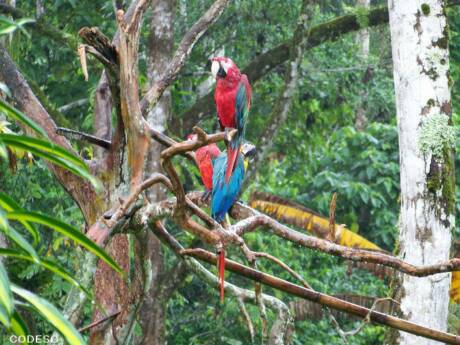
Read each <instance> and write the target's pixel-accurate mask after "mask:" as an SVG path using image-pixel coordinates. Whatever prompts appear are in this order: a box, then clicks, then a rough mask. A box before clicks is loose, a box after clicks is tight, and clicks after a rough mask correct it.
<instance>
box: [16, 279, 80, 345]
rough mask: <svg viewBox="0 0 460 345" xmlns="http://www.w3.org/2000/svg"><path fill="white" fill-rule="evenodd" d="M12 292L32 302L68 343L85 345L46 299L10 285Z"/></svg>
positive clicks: (76, 332)
mask: <svg viewBox="0 0 460 345" xmlns="http://www.w3.org/2000/svg"><path fill="white" fill-rule="evenodd" d="M11 288H12V290H13V292H14V293H15V294H16V295H18V296H20V297H22V298H23V299H25V300H26V301H27V302H29V303H30V304H32V305H33V306H34V307H35V308H36V309H37V310H38V312H39V313H40V314H42V315H43V316H44V318H45V319H46V320H47V321H48V322H49V323H51V324H52V325H53V326H54V327H56V329H57V330H58V331H59V332H60V333H61V334H62V335H63V336H64V338H65V339H66V341H67V342H68V343H69V344H70V345H85V344H86V343H85V341H84V340H83V338H82V336H81V335H80V333H78V331H77V330H76V329H75V327H74V326H73V325H72V324H71V323H70V322H69V321H68V320H67V319H66V318H65V317H64V316H63V315H62V314H61V313H60V312H59V310H57V309H56V307H55V306H53V305H52V304H51V303H49V302H48V301H47V300H45V299H43V298H41V297H39V296H37V295H35V294H33V293H32V292H30V291H27V290H25V289H22V288H20V287H19V286H17V285H14V284H13V285H12V287H11Z"/></svg>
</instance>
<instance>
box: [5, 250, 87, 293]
mask: <svg viewBox="0 0 460 345" xmlns="http://www.w3.org/2000/svg"><path fill="white" fill-rule="evenodd" d="M0 256H8V257H13V258H16V259H20V260H26V261H30V262H36V261H35V260H34V258H33V257H32V256H30V255H27V254H24V253H21V252H19V251H17V250H14V249H5V248H0ZM36 263H37V264H38V265H40V266H42V267H43V268H45V269H47V270H48V271H50V272H53V273H54V274H56V275H58V276H60V277H61V278H62V279H64V280H65V281H67V282H69V283H70V284H72V285H73V286H75V287H77V288H79V289H80V290H82V291H83V292H84V293H85V294H86V295H87V296H88V298H90V299H92V297H91V294H90V292H89V291H88V290H87V289H86V288H85V287H84V286H82V285H81V284H80V283H79V282H78V281H77V280H75V279H74V278H73V277H72V276H71V274H70V273H68V272H67V271H66V270H65V269H63V268H62V267H61V266H59V265H58V264H56V263H54V262H51V261H48V260H45V259H39V261H38V262H36Z"/></svg>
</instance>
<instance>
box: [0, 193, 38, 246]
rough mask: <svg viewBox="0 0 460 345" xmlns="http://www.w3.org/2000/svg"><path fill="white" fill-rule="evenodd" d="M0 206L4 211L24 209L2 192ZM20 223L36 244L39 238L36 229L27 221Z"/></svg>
mask: <svg viewBox="0 0 460 345" xmlns="http://www.w3.org/2000/svg"><path fill="white" fill-rule="evenodd" d="M0 208H3V209H4V210H5V211H6V212H12V211H24V210H23V208H22V207H21V206H19V204H18V203H17V202H16V201H14V200H13V199H12V198H10V197H9V196H8V195H7V194H5V193H2V192H0ZM21 224H22V225H23V226H24V227H25V228H26V229H27V231H29V232H30V234H31V235H32V237H33V239H34V245H37V243H38V242H39V240H40V234H39V233H38V231H37V229H35V227H34V226H33V224H30V223H29V222H21ZM0 228H1V224H0Z"/></svg>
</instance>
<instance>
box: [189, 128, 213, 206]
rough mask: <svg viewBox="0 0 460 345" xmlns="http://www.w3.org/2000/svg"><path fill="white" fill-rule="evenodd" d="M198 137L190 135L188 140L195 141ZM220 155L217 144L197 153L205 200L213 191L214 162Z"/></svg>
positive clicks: (203, 148) (198, 150)
mask: <svg viewBox="0 0 460 345" xmlns="http://www.w3.org/2000/svg"><path fill="white" fill-rule="evenodd" d="M196 137H197V135H196V134H190V135H189V136H188V137H187V139H188V140H195V139H196ZM219 155H220V149H219V147H217V145H216V144H209V145H206V146H202V147H200V148H199V149H197V150H196V151H195V158H196V163H197V165H198V169H199V170H200V174H201V180H202V181H203V184H204V188H205V190H206V191H205V193H204V195H203V200H206V199H207V198H208V197H209V195H210V194H211V191H212V175H213V168H212V165H213V163H212V161H213V160H214V159H215V158H217V156H219Z"/></svg>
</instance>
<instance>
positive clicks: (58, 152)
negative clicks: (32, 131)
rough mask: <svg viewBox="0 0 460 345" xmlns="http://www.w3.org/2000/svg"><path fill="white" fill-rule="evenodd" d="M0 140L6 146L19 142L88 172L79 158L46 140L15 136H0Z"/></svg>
mask: <svg viewBox="0 0 460 345" xmlns="http://www.w3.org/2000/svg"><path fill="white" fill-rule="evenodd" d="M1 139H2V140H3V142H4V143H5V144H7V145H10V143H15V142H19V143H21V144H23V145H27V146H29V147H33V148H35V149H37V150H40V151H44V152H47V153H51V154H53V155H54V156H56V157H60V158H63V159H64V160H66V161H68V162H72V163H73V164H74V165H76V166H79V167H81V168H83V169H86V170H87V171H88V167H87V166H86V164H85V162H83V161H82V160H81V159H80V158H78V157H76V156H74V155H73V154H71V153H70V152H68V151H67V150H65V149H63V148H62V147H61V146H59V145H56V144H54V143H51V142H49V141H48V140H42V139H37V138H32V137H28V136H24V135H16V134H2V135H1Z"/></svg>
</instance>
